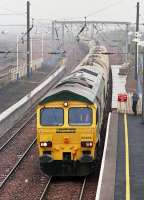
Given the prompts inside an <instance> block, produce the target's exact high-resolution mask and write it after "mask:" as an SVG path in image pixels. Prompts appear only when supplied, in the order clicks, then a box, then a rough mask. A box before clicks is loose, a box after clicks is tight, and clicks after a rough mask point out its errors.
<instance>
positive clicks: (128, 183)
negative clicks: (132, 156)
mask: <svg viewBox="0 0 144 200" xmlns="http://www.w3.org/2000/svg"><path fill="white" fill-rule="evenodd" d="M124 129H125V156H126V158H125V159H126V162H125V163H126V200H130V172H129V143H128V126H127V115H126V114H124Z"/></svg>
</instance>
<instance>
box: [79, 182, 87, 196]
mask: <svg viewBox="0 0 144 200" xmlns="http://www.w3.org/2000/svg"><path fill="white" fill-rule="evenodd" d="M85 184H86V178H85V179H84V181H83V184H82V188H81V192H80V195H79V200H82V197H83V192H84V188H85Z"/></svg>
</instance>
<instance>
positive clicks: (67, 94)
mask: <svg viewBox="0 0 144 200" xmlns="http://www.w3.org/2000/svg"><path fill="white" fill-rule="evenodd" d="M100 85H104V79H103V77H102V75H101V74H97V73H96V72H91V71H89V70H84V71H82V70H80V71H76V72H74V73H72V74H70V75H69V76H68V77H66V78H64V79H63V80H62V81H61V82H59V83H58V84H57V85H56V87H55V88H54V89H52V90H51V91H50V92H49V93H48V94H47V97H46V98H44V99H43V100H42V101H41V102H40V103H39V104H45V103H47V102H49V101H57V100H64V101H68V100H79V101H84V102H88V103H94V102H95V99H96V98H99V90H100Z"/></svg>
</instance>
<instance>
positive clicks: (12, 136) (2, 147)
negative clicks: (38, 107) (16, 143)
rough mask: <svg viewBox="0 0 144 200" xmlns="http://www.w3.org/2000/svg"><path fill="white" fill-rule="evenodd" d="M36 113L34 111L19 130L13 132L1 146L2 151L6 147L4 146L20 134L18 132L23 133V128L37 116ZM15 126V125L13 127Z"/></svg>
mask: <svg viewBox="0 0 144 200" xmlns="http://www.w3.org/2000/svg"><path fill="white" fill-rule="evenodd" d="M35 115H36V114H35V113H33V114H32V115H31V116H30V117H29V118H28V120H27V121H25V122H24V123H23V124H22V125H21V126H20V128H18V130H17V131H16V132H15V133H14V134H13V135H11V137H10V138H9V139H8V140H7V141H6V142H5V143H4V144H3V145H2V146H1V147H0V151H2V150H3V149H4V147H6V145H7V144H9V142H10V141H11V140H12V139H13V138H14V137H15V136H16V135H17V134H18V133H21V130H22V129H23V128H24V127H25V126H26V125H27V124H28V123H29V121H30V120H31V119H32V118H33V117H34V116H35ZM13 128H14V127H13Z"/></svg>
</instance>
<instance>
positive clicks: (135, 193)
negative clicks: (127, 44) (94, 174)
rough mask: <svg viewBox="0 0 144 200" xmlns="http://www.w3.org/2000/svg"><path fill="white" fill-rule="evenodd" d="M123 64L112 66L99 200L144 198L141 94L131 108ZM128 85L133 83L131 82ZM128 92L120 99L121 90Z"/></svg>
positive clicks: (143, 126) (143, 139)
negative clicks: (111, 109) (121, 100)
mask: <svg viewBox="0 0 144 200" xmlns="http://www.w3.org/2000/svg"><path fill="white" fill-rule="evenodd" d="M119 69H120V66H112V74H113V88H114V89H113V98H112V99H113V100H112V108H113V112H112V113H110V114H109V119H108V123H107V132H106V138H105V146H104V152H103V158H102V164H101V170H100V176H99V182H98V187H97V193H96V198H95V199H96V200H143V199H144V124H142V117H141V108H142V97H141V96H140V98H139V102H138V105H137V111H138V115H137V116H135V115H134V114H133V112H132V109H131V108H132V102H131V100H132V91H133V89H131V91H130V90H128V89H127V85H128V79H127V76H121V75H119ZM129 85H131V84H130V83H129ZM119 93H125V94H127V97H128V98H127V102H118V94H119Z"/></svg>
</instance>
